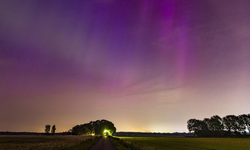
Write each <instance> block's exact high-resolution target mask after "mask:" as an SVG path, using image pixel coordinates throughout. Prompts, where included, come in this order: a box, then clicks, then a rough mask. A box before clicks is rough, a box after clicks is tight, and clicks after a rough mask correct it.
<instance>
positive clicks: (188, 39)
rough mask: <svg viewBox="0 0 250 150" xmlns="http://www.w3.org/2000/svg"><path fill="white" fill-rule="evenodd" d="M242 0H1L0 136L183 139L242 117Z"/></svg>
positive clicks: (245, 83) (249, 14) (249, 49)
mask: <svg viewBox="0 0 250 150" xmlns="http://www.w3.org/2000/svg"><path fill="white" fill-rule="evenodd" d="M248 6H250V1H248V0H220V1H218V0H202V1H201V0H188V1H186V0H84V1H83V0H82V1H81V0H70V1H69V0H61V1H59V0H21V1H20V0H0V131H35V132H42V131H44V125H46V124H55V125H56V126H57V132H61V131H67V130H68V129H70V128H72V127H73V126H74V125H76V124H81V123H87V122H89V121H91V120H98V119H107V120H110V121H112V122H113V123H114V124H115V126H116V128H117V131H140V132H187V127H186V125H187V124H186V122H187V120H188V119H190V118H197V119H199V118H200V119H202V118H205V117H211V116H212V115H220V116H225V115H229V114H235V115H239V114H247V113H250V111H249V105H250V92H249V91H250V78H249V77H250V9H249V8H248Z"/></svg>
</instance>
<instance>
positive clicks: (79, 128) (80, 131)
mask: <svg viewBox="0 0 250 150" xmlns="http://www.w3.org/2000/svg"><path fill="white" fill-rule="evenodd" d="M105 130H106V131H107V133H105V134H109V135H113V134H114V133H115V132H116V128H115V126H114V124H113V123H112V122H110V121H107V120H97V121H91V122H89V123H85V124H81V125H76V126H74V127H73V128H72V134H74V135H91V134H95V135H104V131H105Z"/></svg>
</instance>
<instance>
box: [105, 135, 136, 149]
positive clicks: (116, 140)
mask: <svg viewBox="0 0 250 150" xmlns="http://www.w3.org/2000/svg"><path fill="white" fill-rule="evenodd" d="M109 140H110V141H111V143H112V144H113V145H114V146H115V148H116V149H117V150H140V149H139V148H137V147H135V146H134V145H132V144H129V143H126V142H125V141H124V140H120V139H119V138H116V137H111V136H110V137H109Z"/></svg>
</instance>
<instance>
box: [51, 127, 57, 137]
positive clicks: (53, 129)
mask: <svg viewBox="0 0 250 150" xmlns="http://www.w3.org/2000/svg"><path fill="white" fill-rule="evenodd" d="M55 132H56V125H53V126H52V129H51V135H55Z"/></svg>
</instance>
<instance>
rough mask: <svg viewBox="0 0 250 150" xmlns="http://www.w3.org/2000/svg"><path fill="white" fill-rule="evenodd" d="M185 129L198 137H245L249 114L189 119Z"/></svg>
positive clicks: (249, 128) (248, 125) (249, 125)
mask: <svg viewBox="0 0 250 150" xmlns="http://www.w3.org/2000/svg"><path fill="white" fill-rule="evenodd" d="M187 128H188V130H189V132H193V133H194V134H195V135H196V136H198V137H223V136H247V131H248V132H249V131H250V114H248V115H246V114H243V115H239V116H235V115H227V116H225V117H223V118H221V117H220V116H217V115H215V116H212V117H211V118H204V119H203V120H198V119H189V120H188V121H187Z"/></svg>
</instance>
